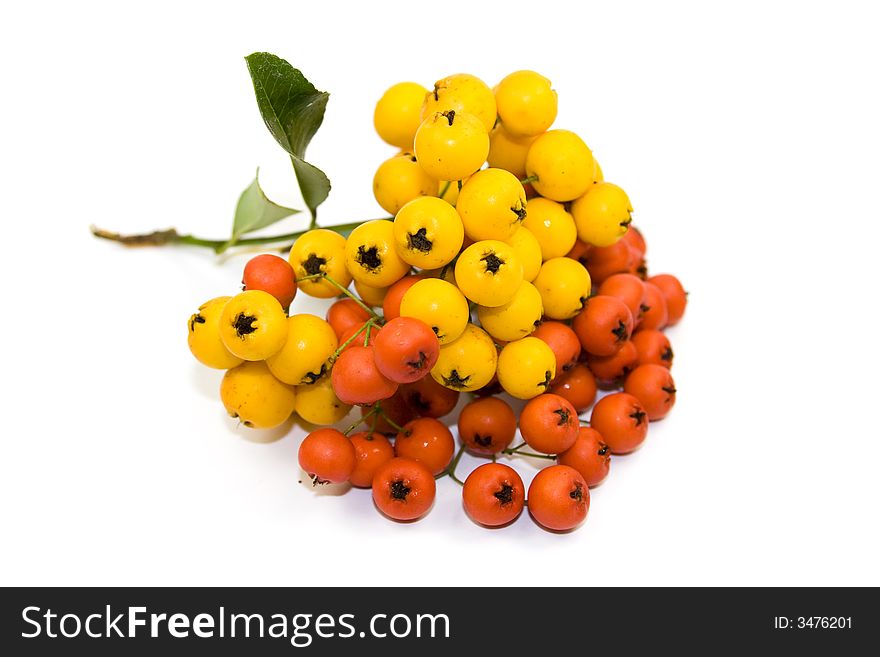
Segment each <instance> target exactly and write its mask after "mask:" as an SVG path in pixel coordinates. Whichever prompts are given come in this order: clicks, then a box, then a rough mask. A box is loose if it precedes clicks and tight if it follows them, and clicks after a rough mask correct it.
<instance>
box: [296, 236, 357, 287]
mask: <svg viewBox="0 0 880 657" xmlns="http://www.w3.org/2000/svg"><path fill="white" fill-rule="evenodd" d="M288 261H289V262H290V266H291V267H293V271H294V272H295V273H296V279H297V286H298V287H299V289H300V290H302V291H303V292H305V293H306V294H308V295H309V296H311V297H317V298H319V299H332V298H333V297H335V296H338V295H339V290H338V289H337V288H336V286H334V285H332V284H331V283H328V282H327V281H325V280H321V279H320V278H312V279H309V280H305V281H301V280H300V279H302V278H305V277H306V276H312V275H315V274H326V275H327V276H329V277H330V278H332V279H333V280H335V281H336V282H337V283H339V284H340V285H343V286H345V287H348V286H349V285H350V284H351V275H350V274H349V273H348V269H347V268H346V266H345V238H344V237H343V236H342V235H340V234H339V233H337V232H335V231H332V230H327V229H326V228H316V229H315V230H310V231H308V232H307V233H305V234H304V235H300V236H299V237H298V238H297V239H296V242H294V243H293V246H292V247H291V248H290V255H289V256H288Z"/></svg>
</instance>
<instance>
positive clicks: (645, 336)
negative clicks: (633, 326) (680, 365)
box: [632, 328, 675, 369]
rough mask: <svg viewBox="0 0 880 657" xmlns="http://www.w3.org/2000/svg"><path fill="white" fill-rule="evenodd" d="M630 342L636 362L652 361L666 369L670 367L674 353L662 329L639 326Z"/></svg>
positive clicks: (642, 363) (643, 363)
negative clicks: (635, 355) (633, 346)
mask: <svg viewBox="0 0 880 657" xmlns="http://www.w3.org/2000/svg"><path fill="white" fill-rule="evenodd" d="M632 343H633V345H635V348H636V353H637V354H638V361H637V362H638V364H639V365H645V364H647V363H653V364H655V365H662V366H663V367H665V368H666V369H671V368H672V360H673V358H674V356H675V354H674V353H673V351H672V344H671V343H670V342H669V338H667V337H666V336H665V335H664V334H663V332H662V331H658V330H656V329H646V328H641V329H640V330H638V331H636V332H635V333H633V336H632Z"/></svg>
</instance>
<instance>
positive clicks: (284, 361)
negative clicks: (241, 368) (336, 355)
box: [266, 313, 339, 386]
mask: <svg viewBox="0 0 880 657" xmlns="http://www.w3.org/2000/svg"><path fill="white" fill-rule="evenodd" d="M287 327H288V329H287V331H288V334H287V340H286V341H285V343H284V346H283V347H281V349H280V350H279V351H278V352H277V353H275V354H273V355H271V356H269V357H268V358H267V359H266V365H268V366H269V369H270V370H272V374H274V375H275V376H276V377H278V379H280V380H281V381H284V382H285V383H289V384H291V385H297V386H298V385H303V384H309V383H315V381H317V380H318V379H320V378H321V377H322V376H324V374H325V373H326V372H327V369H328V368H329V364H330V363H329V361H330V358H331V357H332V356H333V352H335V351H336V347H338V346H339V344H338V342H337V340H336V333H334V332H333V327H332V326H330V324H329V323H327V322H326V321H324V320H323V319H321V318H320V317H316V316H315V315H310V314H308V313H301V314H299V315H293V316H291V317H289V318H288V319H287Z"/></svg>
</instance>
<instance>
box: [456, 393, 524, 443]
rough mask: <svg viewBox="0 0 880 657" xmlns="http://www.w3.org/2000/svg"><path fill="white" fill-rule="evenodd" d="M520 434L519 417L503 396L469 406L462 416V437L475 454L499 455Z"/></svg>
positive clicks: (459, 425) (460, 418)
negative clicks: (517, 430) (517, 420)
mask: <svg viewBox="0 0 880 657" xmlns="http://www.w3.org/2000/svg"><path fill="white" fill-rule="evenodd" d="M515 435H516V415H515V414H514V412H513V409H512V408H511V407H510V404H508V403H507V402H506V401H504V400H503V399H500V398H499V397H482V398H480V399H475V400H474V401H472V402H470V403H468V404H467V405H466V406H465V407H464V408H462V409H461V413H460V414H459V416H458V437H459V438H460V439H461V441H462V443H464V444H465V445H466V446H467V448H468V450H470V451H471V452H474V453H475V454H486V455H490V454H498V453H499V452H501V451H502V450H504V449H506V448H507V447H509V446H510V443H511V442H513V438H514V436H515Z"/></svg>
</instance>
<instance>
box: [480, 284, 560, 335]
mask: <svg viewBox="0 0 880 657" xmlns="http://www.w3.org/2000/svg"><path fill="white" fill-rule="evenodd" d="M543 314H544V306H543V302H542V301H541V295H540V294H539V293H538V290H537V289H536V288H535V286H534V285H532V284H531V283H529V282H527V281H523V282H522V283H521V284H520V286H519V288H518V289H517V291H516V293H515V294H514V295H513V299H511V300H510V301H508V302H507V303H505V304H504V305H503V306H496V307H495V308H487V307H486V306H477V317H478V318H479V320H480V326H482V327H483V328H484V329H485V330H486V331H487V332H488V333H489V335H491V336H492V337H493V338H495V339H496V340H504V341H505V342H507V341H510V340H519V339H520V338H524V337H526V336H527V335H528V334H529V333H531V332H532V331H534V330H535V329H536V328H537V326H538V324H540V322H541V317H542V316H543Z"/></svg>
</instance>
